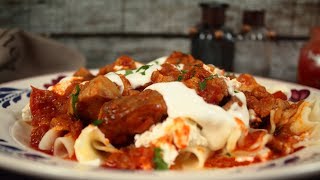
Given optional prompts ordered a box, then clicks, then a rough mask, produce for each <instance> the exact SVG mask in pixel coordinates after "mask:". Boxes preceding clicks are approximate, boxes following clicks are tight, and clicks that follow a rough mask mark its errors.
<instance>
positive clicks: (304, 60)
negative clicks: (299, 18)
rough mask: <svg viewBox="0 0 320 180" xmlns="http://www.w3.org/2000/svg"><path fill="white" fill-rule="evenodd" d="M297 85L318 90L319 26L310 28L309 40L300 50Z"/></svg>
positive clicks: (319, 83)
mask: <svg viewBox="0 0 320 180" xmlns="http://www.w3.org/2000/svg"><path fill="white" fill-rule="evenodd" d="M298 83H300V84H303V85H307V86H311V87H315V88H318V89H320V26H319V27H314V28H312V30H311V33H310V40H309V41H308V42H307V43H306V44H305V45H304V46H303V47H302V48H301V50H300V58H299V63H298Z"/></svg>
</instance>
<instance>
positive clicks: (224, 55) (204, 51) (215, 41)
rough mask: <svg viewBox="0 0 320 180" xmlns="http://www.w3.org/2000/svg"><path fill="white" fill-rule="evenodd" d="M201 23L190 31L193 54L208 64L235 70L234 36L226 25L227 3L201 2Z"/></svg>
mask: <svg viewBox="0 0 320 180" xmlns="http://www.w3.org/2000/svg"><path fill="white" fill-rule="evenodd" d="M200 7H201V10H202V18H201V23H200V24H199V25H197V26H196V27H194V28H192V29H191V31H190V35H191V54H192V55H193V56H194V57H195V58H197V59H200V60H202V61H203V62H204V63H206V64H213V65H215V66H217V67H219V68H222V69H224V70H226V71H233V58H234V38H233V37H234V36H233V33H232V31H231V30H230V29H229V28H227V27H225V26H224V22H225V10H226V9H227V8H228V5H227V4H223V3H216V2H211V3H200Z"/></svg>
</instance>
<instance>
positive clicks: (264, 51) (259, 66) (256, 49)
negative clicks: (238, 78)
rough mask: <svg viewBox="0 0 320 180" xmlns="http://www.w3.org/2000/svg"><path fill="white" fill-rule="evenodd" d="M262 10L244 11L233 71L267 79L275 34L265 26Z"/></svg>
mask: <svg viewBox="0 0 320 180" xmlns="http://www.w3.org/2000/svg"><path fill="white" fill-rule="evenodd" d="M264 17H265V11H264V10H245V11H244V12H243V17H242V27H241V30H240V33H239V34H238V37H237V42H236V52H235V62H234V70H235V72H237V73H250V74H253V75H256V76H264V77H268V76H269V73H270V69H271V55H272V52H271V49H272V46H271V41H270V40H272V39H273V38H274V36H275V32H274V31H271V30H270V29H268V28H267V27H266V26H265V22H264Z"/></svg>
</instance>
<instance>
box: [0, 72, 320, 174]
mask: <svg viewBox="0 0 320 180" xmlns="http://www.w3.org/2000/svg"><path fill="white" fill-rule="evenodd" d="M61 75H70V73H59V74H51V75H45V76H39V77H34V78H29V79H23V80H18V81H13V82H9V83H5V84H1V85H0V167H2V168H6V169H9V170H13V171H17V172H20V173H24V174H29V175H32V176H39V177H44V178H49V177H51V178H55V179H58V178H61V179H128V180H129V179H130V180H134V179H167V180H169V179H184V180H186V179H226V178H227V179H231V178H237V179H274V178H289V177H291V178H292V177H295V178H296V177H304V176H305V175H312V174H315V173H318V172H320V147H319V146H318V147H316V146H314V147H308V148H305V149H303V150H301V151H298V152H296V153H294V154H291V155H289V156H287V157H284V158H281V159H277V160H274V161H268V162H264V163H259V164H254V165H251V166H246V167H237V168H229V169H215V170H213V169H212V170H202V171H124V170H112V169H105V168H100V167H89V166H84V165H80V164H78V163H77V162H73V161H68V160H61V159H58V158H56V157H52V156H48V155H46V154H44V153H41V152H37V151H35V150H33V149H31V148H29V147H28V138H29V135H28V134H26V132H27V130H26V129H24V127H25V126H23V124H16V125H15V126H14V124H15V122H17V120H19V119H20V118H21V109H22V108H23V107H24V106H25V105H26V104H27V102H28V100H29V97H28V96H29V93H30V85H32V86H35V87H38V88H44V84H48V83H49V84H50V83H52V80H55V79H57V78H58V77H59V76H61ZM257 79H258V81H259V82H260V83H262V84H263V85H267V86H278V85H279V86H284V85H285V86H287V87H288V88H289V89H297V90H300V89H309V90H310V91H311V94H310V96H309V97H308V98H314V97H315V96H320V91H319V90H316V89H313V88H309V87H305V86H300V85H297V84H292V83H287V82H281V81H276V80H271V79H263V78H257Z"/></svg>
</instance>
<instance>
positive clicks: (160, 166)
mask: <svg viewBox="0 0 320 180" xmlns="http://www.w3.org/2000/svg"><path fill="white" fill-rule="evenodd" d="M153 163H154V165H155V169H157V170H167V169H168V168H169V167H168V164H167V163H166V162H164V160H163V158H162V149H160V148H155V149H154V157H153Z"/></svg>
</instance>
